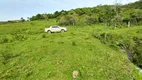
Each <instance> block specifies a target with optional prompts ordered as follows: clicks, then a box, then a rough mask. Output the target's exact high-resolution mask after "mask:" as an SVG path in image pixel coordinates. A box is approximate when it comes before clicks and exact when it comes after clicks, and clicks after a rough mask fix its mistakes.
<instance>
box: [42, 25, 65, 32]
mask: <svg viewBox="0 0 142 80" xmlns="http://www.w3.org/2000/svg"><path fill="white" fill-rule="evenodd" d="M44 31H45V32H48V33H52V32H65V31H67V28H66V27H60V26H50V27H49V28H45V29H44Z"/></svg>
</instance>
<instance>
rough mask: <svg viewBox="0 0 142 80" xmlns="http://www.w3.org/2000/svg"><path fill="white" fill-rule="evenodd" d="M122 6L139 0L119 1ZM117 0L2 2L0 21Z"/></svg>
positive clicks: (15, 0) (11, 0) (20, 0)
mask: <svg viewBox="0 0 142 80" xmlns="http://www.w3.org/2000/svg"><path fill="white" fill-rule="evenodd" d="M117 1H118V2H119V3H121V4H127V3H131V2H135V1H137V0H117ZM114 3H115V0H0V21H7V20H18V19H20V18H21V17H23V18H24V19H27V17H31V16H33V15H36V14H38V13H53V12H55V11H61V10H70V9H75V8H82V7H94V6H97V5H100V4H102V5H103V4H114Z"/></svg>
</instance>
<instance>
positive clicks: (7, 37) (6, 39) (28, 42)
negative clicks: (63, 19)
mask: <svg viewBox="0 0 142 80" xmlns="http://www.w3.org/2000/svg"><path fill="white" fill-rule="evenodd" d="M54 24H56V21H55V20H50V21H33V22H24V23H12V24H3V25H0V80H142V75H141V74H140V73H139V71H138V70H136V69H135V66H134V65H133V64H132V63H131V62H130V61H129V60H128V59H127V55H126V54H124V53H121V52H119V51H117V50H114V49H112V48H110V47H109V46H108V45H105V44H103V43H101V41H100V40H99V39H97V38H95V37H94V32H98V31H105V30H106V28H105V27H104V26H103V25H92V26H85V27H81V26H67V27H68V32H65V33H53V34H47V33H44V28H45V27H49V26H50V25H54ZM138 28H139V27H138ZM74 70H77V71H79V75H78V78H77V79H73V77H72V72H73V71H74Z"/></svg>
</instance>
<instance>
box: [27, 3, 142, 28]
mask: <svg viewBox="0 0 142 80" xmlns="http://www.w3.org/2000/svg"><path fill="white" fill-rule="evenodd" d="M141 4H142V0H139V1H136V2H134V3H130V4H126V5H121V4H116V5H98V6H96V7H86V8H77V9H72V10H69V11H65V10H62V11H56V12H54V13H53V14H37V15H35V16H32V17H31V18H29V20H30V21H34V20H49V19H56V20H57V22H58V23H59V24H60V25H88V24H96V23H107V25H108V26H114V27H122V26H127V27H130V26H133V25H140V24H142V6H141Z"/></svg>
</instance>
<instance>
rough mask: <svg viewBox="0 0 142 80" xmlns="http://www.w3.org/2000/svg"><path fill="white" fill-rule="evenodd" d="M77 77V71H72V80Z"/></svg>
mask: <svg viewBox="0 0 142 80" xmlns="http://www.w3.org/2000/svg"><path fill="white" fill-rule="evenodd" d="M78 75H79V71H77V70H75V71H73V73H72V76H73V78H77V77H78Z"/></svg>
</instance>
